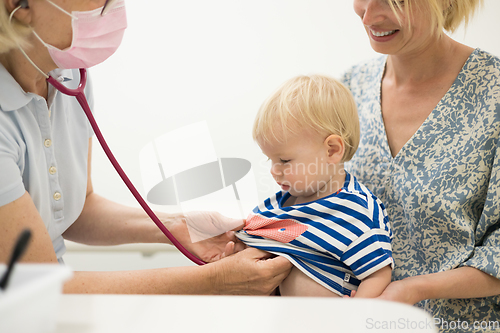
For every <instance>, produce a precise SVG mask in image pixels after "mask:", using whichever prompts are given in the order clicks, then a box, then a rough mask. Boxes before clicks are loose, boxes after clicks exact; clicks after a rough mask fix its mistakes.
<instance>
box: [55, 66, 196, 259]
mask: <svg viewBox="0 0 500 333" xmlns="http://www.w3.org/2000/svg"><path fill="white" fill-rule="evenodd" d="M47 82H49V83H50V84H51V85H52V86H54V88H56V89H57V90H59V91H60V92H62V93H63V94H65V95H68V96H74V97H76V99H77V100H78V102H79V103H80V105H81V106H82V109H83V111H84V112H85V114H86V115H87V118H88V120H89V122H90V125H91V126H92V129H93V130H94V133H95V135H96V136H97V139H98V140H99V143H100V144H101V147H102V149H103V150H104V152H105V153H106V155H107V156H108V159H109V161H110V162H111V164H112V165H113V167H114V168H115V170H116V172H118V174H119V175H120V177H121V179H122V180H123V182H124V183H125V185H127V187H128V189H129V190H130V192H132V195H133V196H134V197H135V199H136V200H137V202H139V204H140V205H141V207H142V209H144V211H145V212H146V213H147V214H148V215H149V217H150V218H151V219H152V220H153V222H154V223H155V224H156V226H157V227H158V228H160V230H161V231H162V232H163V233H164V234H165V236H167V238H168V239H169V240H170V242H172V244H173V245H174V246H175V247H176V248H177V249H178V250H179V251H181V252H182V254H184V255H185V256H186V257H187V258H188V259H190V260H191V261H192V262H194V263H195V264H198V265H204V264H205V262H204V261H202V260H200V259H198V258H197V257H196V256H194V255H193V254H192V253H191V252H189V251H188V250H186V249H185V248H184V246H182V244H181V243H179V241H178V240H177V239H175V237H174V236H173V235H172V233H171V232H170V231H168V229H167V228H166V227H165V225H164V224H163V223H162V222H161V221H160V219H159V218H158V217H157V216H156V214H155V213H154V212H153V211H152V210H151V208H150V207H149V205H148V204H147V203H146V201H144V199H143V198H142V196H141V194H140V193H139V191H137V189H136V188H135V186H134V184H132V182H131V181H130V179H129V178H128V176H127V175H126V174H125V172H124V171H123V169H122V167H121V166H120V164H119V163H118V161H117V160H116V158H115V156H114V155H113V153H112V152H111V149H109V146H108V144H107V143H106V140H104V137H103V135H102V133H101V131H100V129H99V126H97V122H96V121H95V119H94V116H93V115H92V112H91V110H90V106H89V104H88V102H87V98H86V97H85V93H84V89H85V85H86V84H87V70H86V69H85V68H80V84H79V85H78V88H76V89H70V88H68V87H66V86H64V85H63V84H61V83H60V82H58V81H57V80H56V79H54V78H53V77H51V76H49V78H48V79H47Z"/></svg>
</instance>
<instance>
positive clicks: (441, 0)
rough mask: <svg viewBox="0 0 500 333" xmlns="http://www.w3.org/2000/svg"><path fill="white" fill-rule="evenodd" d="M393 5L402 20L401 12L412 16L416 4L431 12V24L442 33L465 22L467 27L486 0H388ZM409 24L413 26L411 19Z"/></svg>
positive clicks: (419, 7)
mask: <svg viewBox="0 0 500 333" xmlns="http://www.w3.org/2000/svg"><path fill="white" fill-rule="evenodd" d="M386 1H387V2H388V3H389V5H390V6H391V9H392V11H393V12H394V14H395V15H396V17H397V18H398V20H400V21H401V16H400V15H401V13H403V14H404V16H406V17H410V12H411V10H412V7H414V6H416V7H418V9H420V10H425V11H427V12H429V13H430V17H431V24H432V25H433V27H435V29H436V31H437V32H438V33H442V32H443V29H444V30H446V31H448V32H454V31H455V30H457V28H458V27H459V26H460V25H461V24H462V23H465V27H466V28H467V25H468V23H469V21H470V20H471V18H472V17H473V16H474V13H475V11H476V10H477V9H478V7H479V6H480V5H483V3H484V0H404V1H394V0H386ZM408 26H409V27H411V20H408Z"/></svg>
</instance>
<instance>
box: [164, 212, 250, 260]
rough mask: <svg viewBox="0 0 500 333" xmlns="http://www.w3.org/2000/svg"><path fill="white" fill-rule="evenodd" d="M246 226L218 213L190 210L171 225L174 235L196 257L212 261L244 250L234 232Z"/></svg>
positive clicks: (237, 220)
mask: <svg viewBox="0 0 500 333" xmlns="http://www.w3.org/2000/svg"><path fill="white" fill-rule="evenodd" d="M244 225H245V221H244V220H242V219H232V218H229V217H226V216H223V215H221V214H220V213H217V212H190V213H187V214H185V215H184V216H183V217H181V218H180V219H179V220H178V221H177V222H176V223H175V224H174V225H172V226H171V227H170V229H171V230H172V232H173V234H174V236H175V237H176V238H177V239H178V240H179V242H181V244H182V245H183V246H184V247H185V248H186V249H187V250H188V251H189V252H191V253H193V254H194V255H195V256H197V257H198V258H200V259H201V260H203V261H205V262H214V261H217V260H220V259H222V258H224V257H227V256H230V255H232V254H234V253H237V252H239V251H241V250H243V249H244V248H245V247H246V246H245V245H244V244H243V243H242V242H241V241H239V240H238V239H237V238H236V236H235V235H234V230H239V229H241V228H242V227H243V226H244Z"/></svg>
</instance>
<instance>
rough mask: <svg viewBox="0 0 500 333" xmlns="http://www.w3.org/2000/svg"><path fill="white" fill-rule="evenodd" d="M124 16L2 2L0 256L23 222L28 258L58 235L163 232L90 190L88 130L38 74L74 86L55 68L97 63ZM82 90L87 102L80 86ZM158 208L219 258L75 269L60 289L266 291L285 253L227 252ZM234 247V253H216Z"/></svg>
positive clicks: (153, 235)
mask: <svg viewBox="0 0 500 333" xmlns="http://www.w3.org/2000/svg"><path fill="white" fill-rule="evenodd" d="M105 3H106V4H107V6H106V7H105V8H104V5H105ZM111 4H112V5H113V6H112V7H111ZM106 12H107V13H106ZM106 15H110V16H107V18H106ZM89 20H90V21H89ZM89 22H90V23H89ZM125 26H126V19H125V8H124V3H123V1H105V0H21V1H19V0H3V5H1V6H0V87H1V89H0V170H1V173H0V230H1V231H0V262H6V261H7V260H8V257H9V255H10V251H11V249H12V247H13V244H14V241H15V239H16V237H17V235H18V234H19V233H20V231H21V230H22V229H24V228H30V229H31V231H32V233H33V236H34V237H33V239H32V241H31V243H30V245H29V248H28V250H27V253H26V254H25V256H24V261H26V262H36V263H57V262H58V261H60V262H62V255H63V253H64V251H65V247H64V240H63V239H70V240H73V241H76V242H81V243H86V244H96V245H97V244H101V245H112V244H122V243H137V242H167V240H166V238H165V237H164V236H163V234H161V232H160V231H159V229H158V228H157V227H156V226H155V225H154V224H153V223H152V222H151V221H150V220H149V219H148V218H147V216H146V215H145V213H143V212H142V211H139V210H136V209H132V208H126V207H122V206H120V205H118V204H116V203H112V202H110V201H108V200H106V199H104V198H102V197H100V196H98V195H97V194H95V193H94V192H93V190H92V181H91V177H90V164H91V139H90V136H91V135H92V131H91V129H90V128H89V125H88V122H87V120H86V119H85V116H84V113H83V111H82V109H81V107H80V106H79V104H78V102H77V101H76V99H75V98H73V97H68V96H65V95H63V94H61V93H59V92H57V91H56V90H55V89H54V88H53V87H51V86H49V85H48V84H47V81H46V77H47V73H49V72H50V75H52V76H53V77H55V78H56V79H58V80H59V81H62V82H64V84H66V85H67V86H68V87H70V88H75V87H76V86H77V85H78V82H79V74H78V71H77V70H59V69H57V70H56V68H57V67H59V68H69V69H71V68H78V67H82V66H83V67H91V66H93V65H95V64H97V63H99V62H101V61H103V60H104V59H106V58H107V57H109V56H110V55H111V54H112V53H113V52H114V50H116V48H117V47H118V45H119V44H120V41H121V37H122V34H123V29H124V28H125ZM70 45H71V46H72V47H71V48H69V47H70ZM99 47H100V49H98V51H97V52H95V49H96V48H99ZM67 48H69V49H68V50H67V51H66V49H67ZM61 50H64V51H61ZM24 52H25V53H26V54H24ZM86 96H87V99H88V100H89V103H90V105H91V107H92V90H91V86H90V85H88V86H87V90H86ZM160 218H161V219H162V221H163V222H164V224H165V225H166V226H167V228H168V229H170V231H171V232H172V233H173V234H174V236H175V237H176V238H177V239H178V240H179V241H180V242H181V243H182V244H183V245H184V246H185V247H186V248H187V249H188V250H190V251H192V252H193V253H194V254H195V255H197V256H199V257H200V258H201V259H203V260H205V261H215V260H217V259H220V258H223V257H226V258H224V259H222V260H219V261H217V262H214V263H211V264H208V265H204V266H200V267H179V268H165V269H158V270H144V271H133V272H75V274H74V276H73V278H72V279H71V280H70V281H68V282H67V283H66V284H65V286H64V291H65V292H68V293H161V294H163V293H166V294H171V293H177V294H269V293H270V292H271V291H272V290H273V289H274V288H275V287H276V286H277V285H278V284H279V283H280V282H281V281H282V280H283V278H284V277H285V276H286V275H287V274H288V272H289V270H290V268H291V265H290V264H289V263H288V261H287V260H286V259H284V258H275V259H268V256H267V255H266V254H265V253H264V252H261V251H257V250H255V249H248V250H243V251H241V252H238V250H240V246H235V243H234V242H233V241H234V240H235V238H234V235H233V234H230V233H228V234H223V235H222V236H219V237H216V238H212V239H210V240H206V241H202V242H198V243H191V241H190V238H189V234H188V231H187V227H186V218H185V217H184V216H180V215H179V216H170V215H162V216H160ZM195 220H196V223H199V224H200V225H204V224H210V223H213V224H215V225H219V224H222V223H224V222H225V219H224V218H222V217H221V216H219V215H216V214H201V215H199V216H198V217H197V218H195ZM212 221H214V222H212ZM234 252H238V253H236V254H235V255H233V256H228V255H230V254H232V253H234ZM263 259H268V260H263Z"/></svg>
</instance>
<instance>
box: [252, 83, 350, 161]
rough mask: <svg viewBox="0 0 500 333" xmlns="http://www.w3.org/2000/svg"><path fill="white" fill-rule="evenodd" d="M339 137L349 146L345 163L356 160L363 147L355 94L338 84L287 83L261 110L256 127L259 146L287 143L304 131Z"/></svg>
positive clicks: (254, 131) (255, 134)
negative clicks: (353, 157)
mask: <svg viewBox="0 0 500 333" xmlns="http://www.w3.org/2000/svg"><path fill="white" fill-rule="evenodd" d="M303 129H309V130H313V131H317V132H318V133H320V134H322V135H324V136H325V138H326V137H327V136H328V135H331V134H335V135H338V136H340V137H341V138H342V140H343V141H344V143H345V152H344V157H343V159H342V162H344V161H348V160H350V159H351V158H352V156H353V155H354V153H355V152H356V149H357V148H358V144H359V119H358V112H357V108H356V103H355V102H354V98H353V97H352V94H351V92H350V91H349V90H348V89H347V88H346V87H345V86H344V85H343V84H342V83H340V82H338V81H337V80H335V79H333V78H330V77H326V76H322V75H311V76H298V77H295V78H292V79H290V80H288V81H286V82H285V83H284V84H283V85H282V86H281V87H279V88H278V90H277V91H276V92H275V93H274V94H272V95H271V96H270V97H269V98H268V99H267V100H266V101H265V102H264V104H263V105H262V106H261V107H260V109H259V112H258V113H257V117H256V118H255V122H254V126H253V133H252V134H253V138H254V140H256V141H257V142H266V143H271V142H273V141H278V142H281V143H283V142H286V140H287V136H288V135H290V134H295V135H297V134H299V133H300V132H301V130H303Z"/></svg>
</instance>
